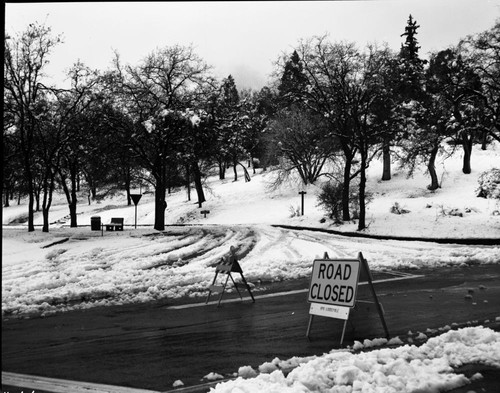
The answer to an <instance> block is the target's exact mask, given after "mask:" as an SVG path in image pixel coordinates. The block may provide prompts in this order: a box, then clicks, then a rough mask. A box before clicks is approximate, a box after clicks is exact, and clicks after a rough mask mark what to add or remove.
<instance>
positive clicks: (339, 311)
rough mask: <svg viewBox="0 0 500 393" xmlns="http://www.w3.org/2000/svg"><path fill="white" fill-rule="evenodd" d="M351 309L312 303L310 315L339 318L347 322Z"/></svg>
mask: <svg viewBox="0 0 500 393" xmlns="http://www.w3.org/2000/svg"><path fill="white" fill-rule="evenodd" d="M350 310H351V309H350V308H349V307H342V306H327V305H326V304H319V303H311V308H310V309H309V314H312V315H319V316H320V317H328V318H337V319H344V320H347V319H348V318H349V311H350Z"/></svg>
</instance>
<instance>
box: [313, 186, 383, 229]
mask: <svg viewBox="0 0 500 393" xmlns="http://www.w3.org/2000/svg"><path fill="white" fill-rule="evenodd" d="M343 188H344V183H342V182H333V181H329V182H327V183H325V184H323V186H322V187H321V191H320V192H319V194H318V205H317V206H319V207H321V208H323V210H325V211H326V213H327V214H328V217H329V218H330V219H332V220H334V221H335V223H337V224H338V223H340V222H341V221H342V190H343ZM357 189H358V188H357V185H356V184H351V186H350V187H349V205H350V207H351V210H352V211H351V214H352V218H354V219H355V218H358V216H359V215H358V211H359V195H358V192H357ZM372 199H373V197H372V195H371V194H370V193H369V192H366V195H365V203H366V205H368V203H369V202H370V201H371V200H372Z"/></svg>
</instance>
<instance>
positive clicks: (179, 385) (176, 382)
mask: <svg viewBox="0 0 500 393" xmlns="http://www.w3.org/2000/svg"><path fill="white" fill-rule="evenodd" d="M172 386H173V387H174V388H178V387H181V386H184V382H182V381H181V380H180V379H178V380H177V381H175V382H174V383H173V384H172Z"/></svg>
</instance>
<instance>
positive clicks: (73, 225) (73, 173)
mask: <svg viewBox="0 0 500 393" xmlns="http://www.w3.org/2000/svg"><path fill="white" fill-rule="evenodd" d="M70 175H71V202H70V204H69V216H70V227H71V228H76V227H78V222H77V218H76V207H77V206H76V205H77V203H78V198H77V195H76V190H77V187H78V182H77V171H76V165H73V167H72V168H71V171H70Z"/></svg>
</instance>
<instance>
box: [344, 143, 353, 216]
mask: <svg viewBox="0 0 500 393" xmlns="http://www.w3.org/2000/svg"><path fill="white" fill-rule="evenodd" d="M344 156H345V160H346V161H345V166H344V181H343V183H344V184H343V187H342V220H343V221H349V220H350V219H351V213H350V211H349V185H350V183H351V166H352V159H353V156H352V154H351V153H350V152H346V151H344Z"/></svg>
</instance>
